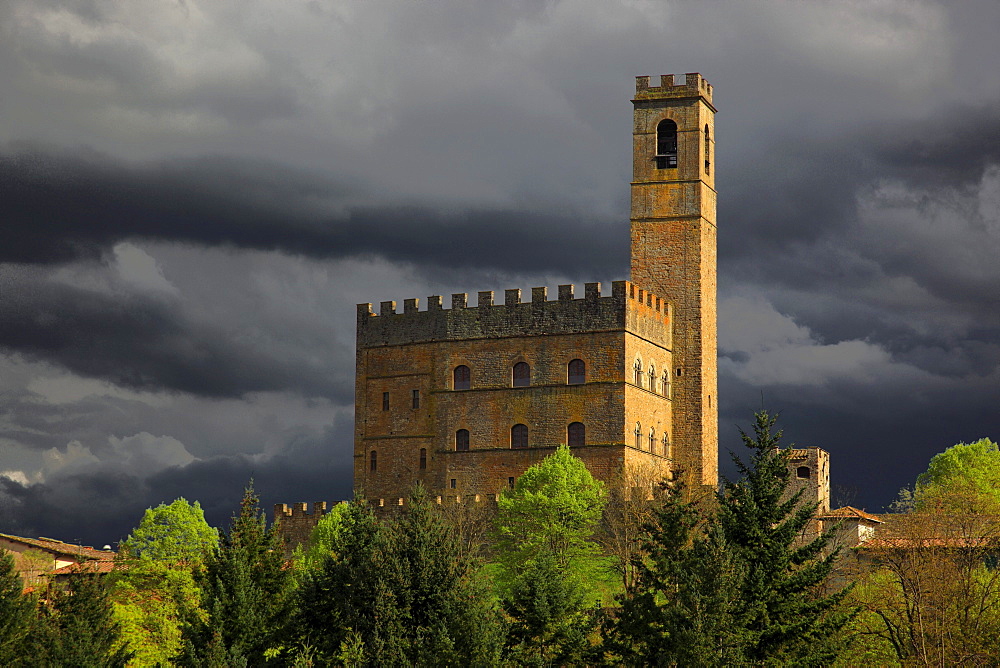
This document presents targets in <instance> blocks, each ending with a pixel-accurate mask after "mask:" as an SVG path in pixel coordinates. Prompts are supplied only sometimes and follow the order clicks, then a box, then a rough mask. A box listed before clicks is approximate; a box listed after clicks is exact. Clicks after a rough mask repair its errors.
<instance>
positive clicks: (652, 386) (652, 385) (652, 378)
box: [647, 364, 656, 392]
mask: <svg viewBox="0 0 1000 668" xmlns="http://www.w3.org/2000/svg"><path fill="white" fill-rule="evenodd" d="M647 375H648V376H649V391H650V392H656V367H654V366H653V365H652V364H650V365H649V373H648V374H647Z"/></svg>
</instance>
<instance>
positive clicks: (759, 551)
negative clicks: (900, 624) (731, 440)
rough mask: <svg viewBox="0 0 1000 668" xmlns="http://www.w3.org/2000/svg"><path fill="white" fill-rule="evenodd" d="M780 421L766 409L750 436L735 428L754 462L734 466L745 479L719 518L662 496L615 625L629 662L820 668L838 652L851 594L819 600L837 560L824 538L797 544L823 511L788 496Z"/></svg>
mask: <svg viewBox="0 0 1000 668" xmlns="http://www.w3.org/2000/svg"><path fill="white" fill-rule="evenodd" d="M776 419H777V418H776V417H774V416H771V415H769V414H768V413H766V412H763V411H762V412H760V413H757V415H756V416H755V421H754V426H753V430H754V435H753V437H751V436H749V435H747V434H746V433H745V432H743V431H742V430H740V435H741V437H742V439H743V442H744V445H746V446H747V447H748V448H749V449H750V450H751V451H752V456H751V459H750V462H749V464H747V463H744V462H743V461H742V460H741V459H740V458H739V457H737V456H735V455H734V456H733V459H734V461H735V463H736V467H737V469H738V470H739V472H740V473H741V474H742V479H741V480H739V481H737V482H729V481H726V482H725V483H724V485H723V489H722V491H721V492H719V493H718V495H717V499H716V502H717V503H716V506H717V509H716V510H715V512H714V513H710V512H708V511H707V510H706V509H705V508H703V507H700V506H696V505H693V504H691V503H690V502H688V501H684V500H683V499H682V498H681V490H680V489H678V488H675V489H674V490H667V491H666V494H665V498H664V507H663V509H662V510H661V511H660V512H659V513H658V516H657V521H656V522H655V523H654V525H653V526H652V527H650V530H649V534H648V538H647V540H646V551H647V552H648V555H649V557H648V561H643V562H640V563H638V564H637V567H638V569H639V572H640V575H639V578H638V581H637V584H636V586H634V587H632V588H630V589H629V591H628V592H627V595H626V597H625V598H624V599H623V601H622V610H621V612H620V614H619V618H618V620H617V621H615V622H614V623H613V624H612V625H611V634H612V635H616V636H617V638H616V639H615V640H614V642H612V643H611V645H612V647H613V648H614V649H617V651H618V653H619V655H620V658H621V660H622V662H624V663H625V664H627V665H642V664H645V663H656V664H660V665H663V664H671V663H678V664H681V665H721V664H751V665H759V664H786V663H788V664H807V665H824V664H827V663H830V662H831V661H832V660H833V659H834V658H835V657H836V655H837V653H838V652H839V651H840V649H841V647H840V646H838V642H839V640H840V638H839V634H840V631H841V629H842V628H843V626H844V625H845V624H846V623H847V622H848V621H849V620H850V619H851V616H852V611H851V610H847V609H843V608H841V607H839V604H840V602H841V600H842V599H843V597H844V595H845V594H846V591H840V592H837V593H834V594H831V595H824V594H823V593H822V587H823V585H824V584H825V582H826V580H827V578H828V576H829V574H830V572H831V570H832V568H833V564H834V560H835V558H836V556H837V552H836V550H834V551H832V552H829V553H828V554H826V555H825V556H824V549H825V546H826V544H827V542H828V541H829V538H830V535H829V534H826V535H823V536H820V537H818V538H816V539H815V540H812V541H809V542H807V543H805V544H801V541H800V536H803V535H804V530H805V529H806V527H807V525H808V523H809V521H810V519H811V518H812V516H813V514H814V513H815V510H816V506H815V504H808V503H802V502H801V499H800V497H801V494H793V495H788V494H787V487H788V469H787V462H788V456H789V451H788V450H779V449H778V444H779V441H780V439H781V432H778V433H775V434H772V433H771V432H772V428H773V426H774V424H775V421H776Z"/></svg>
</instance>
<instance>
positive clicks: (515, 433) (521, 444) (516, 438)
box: [510, 424, 528, 448]
mask: <svg viewBox="0 0 1000 668" xmlns="http://www.w3.org/2000/svg"><path fill="white" fill-rule="evenodd" d="M510 447H511V448H526V447H528V426H527V425H523V424H516V425H514V426H513V427H511V428H510Z"/></svg>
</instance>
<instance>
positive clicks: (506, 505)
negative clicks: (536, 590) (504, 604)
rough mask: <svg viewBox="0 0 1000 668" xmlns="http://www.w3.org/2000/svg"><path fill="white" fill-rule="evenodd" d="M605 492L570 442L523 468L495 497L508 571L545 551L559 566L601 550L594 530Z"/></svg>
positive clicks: (516, 569) (502, 553)
mask: <svg viewBox="0 0 1000 668" xmlns="http://www.w3.org/2000/svg"><path fill="white" fill-rule="evenodd" d="M606 497H607V494H606V492H605V489H604V483H602V482H601V481H600V480H596V479H595V478H594V476H593V475H591V473H590V471H588V470H587V467H586V465H584V463H583V461H581V460H580V459H579V458H577V457H574V456H573V454H572V453H571V452H570V449H569V447H568V446H565V445H561V446H559V448H557V449H556V451H555V452H554V453H553V454H551V455H549V456H548V457H546V458H545V459H544V460H542V461H541V462H540V463H539V464H535V465H534V466H532V467H530V468H529V469H528V470H527V471H525V472H524V473H523V474H521V476H520V477H519V478H518V479H517V482H516V483H515V485H514V489H512V490H508V491H505V492H504V493H503V494H502V495H501V496H500V500H499V502H498V504H497V505H498V508H497V519H496V533H497V539H498V540H497V547H498V551H499V554H500V562H501V564H503V565H504V566H505V567H507V569H508V571H509V572H510V573H511V574H515V573H517V572H519V571H520V569H521V568H522V567H523V565H524V564H526V563H530V562H533V561H535V560H536V559H538V558H539V556H540V555H541V554H543V553H544V554H549V555H551V556H552V557H553V558H554V559H555V560H556V563H557V565H559V566H560V567H563V568H565V567H567V566H569V565H570V564H571V563H572V562H574V561H575V562H578V563H579V562H580V561H581V560H585V559H586V558H587V557H591V556H593V555H594V554H595V553H596V552H598V551H599V548H598V547H597V545H596V544H595V543H592V542H590V541H589V540H588V539H589V538H590V537H591V535H593V533H594V529H595V527H596V525H597V522H598V521H599V520H600V519H601V512H602V510H603V508H604V503H605V500H606Z"/></svg>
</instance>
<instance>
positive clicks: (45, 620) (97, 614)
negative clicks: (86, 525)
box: [30, 572, 132, 668]
mask: <svg viewBox="0 0 1000 668" xmlns="http://www.w3.org/2000/svg"><path fill="white" fill-rule="evenodd" d="M39 612H40V616H39V618H38V620H37V622H36V624H35V628H34V632H33V633H32V643H31V644H32V647H31V653H30V656H31V661H32V665H41V666H74V667H75V668H117V667H119V666H126V665H128V663H129V661H130V660H131V659H132V652H130V651H128V650H127V649H126V648H125V646H124V643H123V641H122V638H121V629H120V627H119V625H118V623H117V622H115V620H114V617H113V615H112V611H111V600H110V598H109V595H108V585H107V582H105V580H104V579H103V577H102V576H100V575H95V574H92V573H86V572H78V573H74V574H73V575H71V576H70V578H69V582H68V583H67V585H66V586H65V588H62V589H58V590H56V593H55V595H54V596H53V597H52V601H51V604H50V606H48V607H42V608H39Z"/></svg>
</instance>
